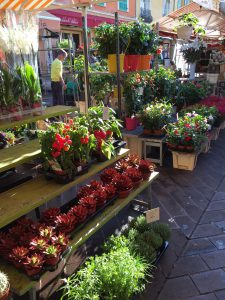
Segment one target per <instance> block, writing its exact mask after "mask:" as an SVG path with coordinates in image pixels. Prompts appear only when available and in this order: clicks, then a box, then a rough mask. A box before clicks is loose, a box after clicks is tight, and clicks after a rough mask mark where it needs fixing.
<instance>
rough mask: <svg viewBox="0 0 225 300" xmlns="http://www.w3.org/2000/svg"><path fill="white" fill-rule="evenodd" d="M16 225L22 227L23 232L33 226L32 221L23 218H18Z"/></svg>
mask: <svg viewBox="0 0 225 300" xmlns="http://www.w3.org/2000/svg"><path fill="white" fill-rule="evenodd" d="M17 224H18V225H20V226H22V227H23V228H24V230H25V229H26V230H28V231H30V228H31V226H33V225H34V221H32V220H31V219H28V218H25V217H23V218H20V219H19V220H17Z"/></svg>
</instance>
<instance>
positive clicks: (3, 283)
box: [0, 271, 9, 297]
mask: <svg viewBox="0 0 225 300" xmlns="http://www.w3.org/2000/svg"><path fill="white" fill-rule="evenodd" d="M8 288H9V279H8V276H7V275H6V274H5V273H3V272H2V271H0V297H2V296H4V295H5V293H6V291H7V290H8Z"/></svg>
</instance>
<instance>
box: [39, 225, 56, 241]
mask: <svg viewBox="0 0 225 300" xmlns="http://www.w3.org/2000/svg"><path fill="white" fill-rule="evenodd" d="M39 232H40V236H41V237H43V238H45V239H46V240H50V239H51V237H52V236H53V235H54V228H53V227H51V226H44V227H40V231H39Z"/></svg>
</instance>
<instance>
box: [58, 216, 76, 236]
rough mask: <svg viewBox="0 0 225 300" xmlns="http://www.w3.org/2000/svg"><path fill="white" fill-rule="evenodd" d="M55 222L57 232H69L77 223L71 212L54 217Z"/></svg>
mask: <svg viewBox="0 0 225 300" xmlns="http://www.w3.org/2000/svg"><path fill="white" fill-rule="evenodd" d="M55 224H56V229H57V230H58V231H59V232H63V233H65V234H69V233H70V232H72V231H73V230H74V228H75V226H76V224H77V219H76V217H75V216H74V215H73V214H71V213H67V214H60V215H59V216H57V217H56V220H55Z"/></svg>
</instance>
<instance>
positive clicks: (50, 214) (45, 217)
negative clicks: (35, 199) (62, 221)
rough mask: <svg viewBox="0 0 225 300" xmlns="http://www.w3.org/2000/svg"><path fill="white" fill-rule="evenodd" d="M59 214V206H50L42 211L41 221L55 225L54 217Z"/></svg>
mask: <svg viewBox="0 0 225 300" xmlns="http://www.w3.org/2000/svg"><path fill="white" fill-rule="evenodd" d="M58 215H60V208H58V207H52V208H48V209H46V210H45V211H43V212H42V218H41V219H42V222H43V223H45V224H46V225H48V226H54V225H55V219H56V217H57V216H58Z"/></svg>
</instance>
